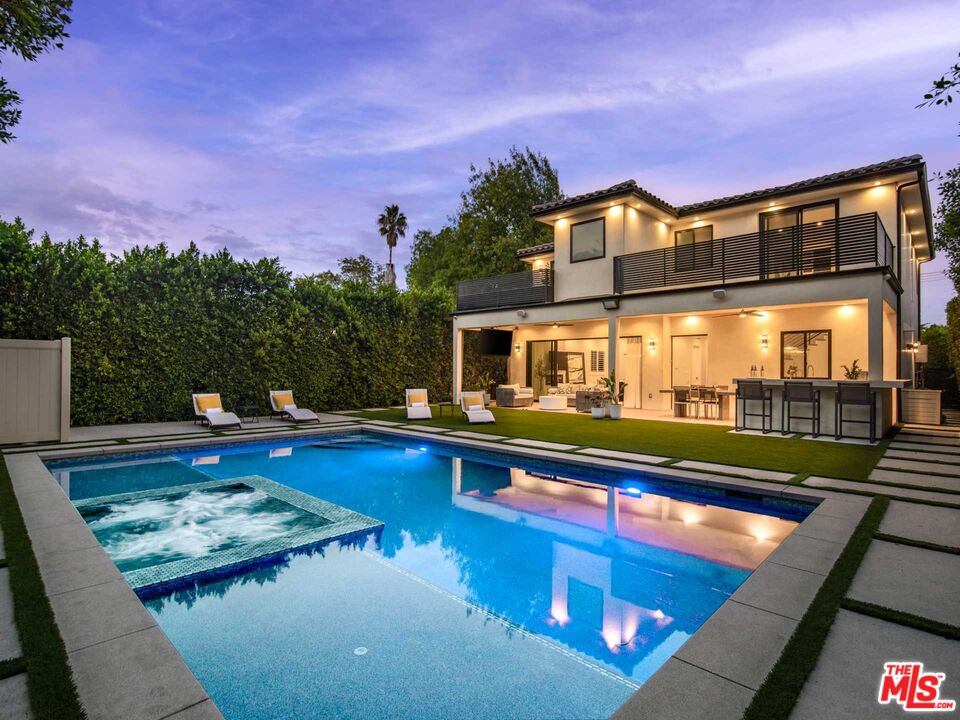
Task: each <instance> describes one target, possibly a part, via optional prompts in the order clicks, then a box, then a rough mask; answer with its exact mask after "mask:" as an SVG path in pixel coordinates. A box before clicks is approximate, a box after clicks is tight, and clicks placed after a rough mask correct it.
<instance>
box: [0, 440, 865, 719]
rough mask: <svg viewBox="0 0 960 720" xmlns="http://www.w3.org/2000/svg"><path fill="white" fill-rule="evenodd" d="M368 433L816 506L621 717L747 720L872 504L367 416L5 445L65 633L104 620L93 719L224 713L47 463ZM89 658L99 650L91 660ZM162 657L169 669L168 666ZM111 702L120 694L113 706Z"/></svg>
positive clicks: (85, 665) (77, 665) (91, 664)
mask: <svg viewBox="0 0 960 720" xmlns="http://www.w3.org/2000/svg"><path fill="white" fill-rule="evenodd" d="M366 433H369V434H371V435H381V436H394V437H403V438H415V439H418V440H423V441H425V442H427V441H428V442H431V443H441V444H444V445H452V446H459V447H465V448H473V449H478V450H484V451H492V452H495V453H497V454H501V455H511V456H516V457H518V458H526V459H536V460H548V461H558V462H562V463H564V464H566V465H574V466H579V467H585V468H592V469H603V470H613V471H623V470H627V471H632V472H643V473H644V474H648V475H653V476H656V477H657V478H659V479H663V480H667V481H670V480H673V481H679V482H683V483H688V484H693V485H702V486H706V487H711V488H717V489H723V490H739V491H743V492H747V493H750V494H754V495H762V496H769V497H774V498H782V499H787V500H796V501H804V502H809V503H811V504H816V505H817V507H816V508H815V509H814V510H813V512H812V513H811V514H810V515H809V516H808V517H807V518H806V519H805V520H804V521H803V522H801V523H800V525H798V527H797V528H796V529H795V530H794V531H793V532H792V533H791V534H790V535H789V536H788V537H787V538H786V539H785V540H784V541H783V542H782V543H781V544H780V546H779V547H778V548H777V549H776V550H775V551H774V552H773V553H772V554H771V555H770V556H769V557H768V558H767V559H766V560H764V562H763V563H761V564H760V566H758V567H757V568H756V570H754V572H753V573H752V574H751V575H750V577H749V578H748V579H747V581H746V582H745V583H744V584H743V585H742V586H741V587H740V588H739V589H738V590H737V591H736V592H735V593H734V594H733V596H731V597H730V598H729V599H727V600H726V601H725V602H724V603H723V604H722V605H721V606H720V608H718V609H717V611H716V612H715V613H714V614H713V615H712V616H711V617H710V618H709V619H708V620H707V622H706V623H704V624H703V625H702V626H701V627H700V628H699V629H698V630H697V632H696V633H694V635H693V636H692V637H691V638H690V639H689V640H687V642H686V643H685V644H684V645H683V646H682V647H681V648H680V650H678V651H677V652H676V653H674V655H673V656H671V658H670V659H669V660H668V661H667V662H666V663H665V664H664V665H663V666H661V667H660V669H659V670H658V671H657V672H656V673H655V674H654V675H653V676H652V677H651V678H650V679H649V680H647V682H646V683H644V685H643V686H642V687H641V688H640V689H639V690H637V691H636V692H635V693H634V695H633V696H631V697H630V698H629V699H628V700H627V702H626V703H624V704H623V705H622V706H621V707H620V709H619V710H618V711H617V712H616V713H615V715H614V717H615V718H618V719H619V720H634V719H638V718H642V717H656V718H671V717H686V718H689V717H698V716H700V715H703V716H707V715H709V716H710V717H712V718H717V719H718V720H722V719H723V718H730V719H731V720H733V719H734V718H739V717H740V716H741V715H742V713H743V711H744V710H745V709H746V707H747V705H749V702H750V700H751V699H752V697H753V693H754V692H755V691H756V689H757V687H759V685H760V684H761V683H762V681H763V678H765V677H766V675H767V673H768V672H769V671H770V670H771V669H772V668H773V666H774V664H775V663H776V661H777V659H778V658H779V656H780V653H781V651H782V649H783V647H784V646H785V645H786V641H787V640H788V639H789V635H790V634H791V633H792V628H793V627H795V626H796V623H797V621H798V620H799V618H800V617H802V615H803V613H804V612H806V609H807V607H809V605H810V603H811V602H812V601H813V596H814V595H815V594H816V590H817V589H819V587H820V584H821V583H822V582H823V580H824V579H825V578H826V574H827V573H829V571H830V569H831V568H832V567H833V564H834V563H835V561H836V558H837V557H838V556H839V554H840V552H841V551H842V549H843V547H844V546H845V545H846V542H847V541H848V540H849V538H850V536H851V535H852V533H853V531H854V529H855V528H856V525H857V523H858V522H859V520H860V518H861V517H862V516H863V514H864V513H865V512H866V509H867V507H868V505H869V502H870V498H869V497H862V496H852V495H850V494H847V493H839V492H834V491H831V490H828V489H821V488H812V487H804V486H798V485H788V484H786V483H777V482H770V481H756V480H749V479H746V478H736V477H730V476H723V475H713V474H710V473H706V472H699V471H693V470H682V469H678V468H671V467H669V466H667V467H664V466H658V465H647V464H643V463H637V462H630V461H625V460H614V459H607V458H603V457H599V456H590V455H584V454H574V453H567V452H558V451H552V450H546V449H540V448H529V447H523V446H519V445H503V444H501V443H496V442H491V441H485V440H478V439H471V438H462V437H451V436H448V435H445V434H435V433H425V432H417V431H416V430H413V429H407V428H399V427H386V426H380V425H377V426H371V425H370V424H368V423H364V424H363V425H362V426H361V425H359V424H351V425H339V426H330V427H320V428H311V429H304V430H302V431H297V432H291V433H284V434H283V436H282V438H279V437H275V438H265V437H263V435H262V434H259V435H256V434H254V435H245V434H236V435H231V436H227V437H224V436H217V437H209V438H193V439H190V440H179V441H177V440H175V441H163V442H144V443H128V444H124V445H110V444H106V443H105V444H104V445H103V446H98V447H84V448H76V449H58V450H51V451H46V452H44V451H42V450H40V449H39V448H38V450H37V452H21V453H16V454H5V456H4V460H5V462H6V463H7V468H8V471H9V473H10V477H11V481H12V483H13V487H14V492H15V494H16V496H17V501H18V503H19V505H20V508H21V512H22V513H23V516H24V522H25V524H26V526H27V531H28V533H29V535H30V539H31V542H32V543H33V546H34V553H35V555H36V556H37V564H38V565H39V567H40V573H41V576H42V577H43V579H44V583H45V585H46V586H47V588H48V590H47V593H48V596H49V597H50V598H51V605H52V606H53V608H54V615H55V617H56V621H57V624H58V626H59V628H60V633H61V635H62V636H63V637H64V638H70V637H75V636H81V635H82V636H89V631H88V628H89V627H90V626H95V627H96V628H97V638H96V640H95V641H94V642H89V643H88V644H86V645H83V646H82V647H72V646H71V645H70V644H68V648H67V651H68V660H69V662H70V665H71V668H72V669H73V674H74V679H75V681H76V684H77V691H78V695H79V696H80V700H81V703H82V704H83V705H84V707H85V708H86V709H87V712H88V715H90V716H91V717H98V718H117V720H121V718H122V719H123V720H166V719H167V718H169V719H170V720H174V719H176V718H182V719H183V720H186V717H187V715H188V714H189V717H190V718H222V717H223V716H222V715H221V713H220V711H219V710H218V709H217V707H216V705H215V704H214V703H213V701H212V700H211V699H210V697H209V695H208V694H207V693H206V691H205V690H204V689H203V688H202V686H201V685H200V683H199V682H198V681H197V679H196V678H195V677H194V675H193V673H192V672H191V670H190V669H189V668H188V667H187V665H186V663H185V662H184V661H183V659H182V657H181V656H180V654H179V652H178V651H177V650H176V648H174V647H173V645H172V643H170V641H169V640H168V639H167V638H166V635H164V634H163V632H162V631H161V630H160V629H159V627H158V626H157V624H156V621H154V619H153V617H152V616H151V615H150V613H149V612H148V611H147V610H146V608H145V607H144V605H143V603H142V602H141V601H140V599H139V598H138V597H137V595H136V594H135V593H134V592H133V590H132V589H130V587H129V585H127V583H126V580H124V578H123V575H122V574H121V573H120V571H119V570H118V569H117V567H116V566H115V565H114V564H113V561H112V560H110V558H109V556H108V555H107V553H106V551H105V550H104V549H103V547H102V546H101V545H100V544H99V543H98V542H97V540H96V538H95V537H94V536H93V533H92V532H91V531H90V529H89V528H88V526H87V524H86V523H85V522H84V520H83V518H82V517H81V516H80V514H79V512H78V511H77V510H76V508H75V507H74V505H73V503H71V502H70V500H69V499H68V498H67V496H66V495H65V494H64V493H63V491H62V489H61V488H60V486H59V485H58V484H57V482H56V480H55V479H54V477H53V475H52V474H51V473H50V472H49V471H48V470H47V468H46V466H45V465H44V463H43V461H44V460H61V459H68V458H89V457H92V456H98V455H111V456H112V455H125V454H136V453H144V452H152V451H158V450H161V451H162V450H167V449H170V450H173V449H180V450H182V449H184V448H188V447H195V448H204V447H211V446H217V445H227V444H246V443H253V442H264V441H281V440H285V439H294V438H301V437H312V436H323V435H331V434H332V435H342V434H366ZM65 537H66V538H70V540H71V544H72V545H73V548H72V549H63V548H62V545H63V542H62V538H65ZM67 553H71V554H72V555H73V557H72V558H70V559H69V564H68V565H69V566H68V567H67V568H65V567H64V563H63V557H64V556H65V554H67ZM762 569H763V570H764V572H761V570H762ZM785 577H786V578H787V579H786V580H785ZM117 581H120V582H121V583H123V586H124V587H125V588H126V590H127V591H128V592H119V593H114V594H113V595H112V596H111V597H110V602H109V603H108V604H107V605H104V604H103V603H102V602H100V603H95V604H89V603H88V604H87V605H86V606H84V605H83V599H84V595H85V594H89V593H90V592H91V589H94V591H95V589H96V588H100V587H105V586H108V585H110V584H111V583H116V582H117ZM785 583H786V585H787V586H789V584H790V583H797V587H798V588H802V593H801V595H802V596H801V597H799V598H798V597H797V596H796V594H795V593H791V592H786V593H784V587H785ZM114 587H116V586H114ZM788 589H789V587H788ZM51 590H52V591H51ZM71 597H74V598H76V599H77V602H78V603H80V605H81V606H82V607H78V606H77V604H76V603H74V604H71V603H70V602H69V600H70V599H71ZM131 617H133V618H135V619H136V622H135V623H134V624H135V625H136V626H137V627H138V628H139V629H138V630H137V631H134V632H131V631H130V624H131V622H130V618H131ZM151 631H152V632H151ZM88 639H89V638H88ZM148 641H149V642H150V648H149V652H143V650H144V647H143V644H144V643H146V642H148ZM91 648H93V650H94V651H96V650H98V649H99V650H101V651H105V650H109V651H110V652H111V653H115V654H117V655H120V656H122V657H123V662H122V663H120V662H118V663H116V664H115V665H114V666H111V668H110V672H104V669H103V666H102V664H101V663H98V662H97V661H96V660H95V658H96V657H97V653H96V652H91V650H90V649H91ZM138 650H139V652H138ZM90 655H93V656H94V657H88V656H90ZM160 666H162V667H163V672H160V673H158V672H157V668H158V667H160ZM691 691H692V692H691ZM105 698H109V702H108V701H107V700H105Z"/></svg>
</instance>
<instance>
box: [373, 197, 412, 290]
mask: <svg viewBox="0 0 960 720" xmlns="http://www.w3.org/2000/svg"><path fill="white" fill-rule="evenodd" d="M377 229H378V230H379V231H380V235H382V236H383V237H385V238H386V239H387V248H388V253H389V256H388V259H387V277H386V281H387V282H388V283H390V284H391V285H392V284H393V283H395V282H396V278H397V275H396V273H395V272H394V270H393V249H394V248H395V247H396V246H397V240H398V239H399V238H402V237H405V236H406V234H407V216H406V215H404V214H403V213H402V212H400V207H399V206H398V205H387V206H386V207H385V208H384V209H383V212H382V213H380V217H378V218H377Z"/></svg>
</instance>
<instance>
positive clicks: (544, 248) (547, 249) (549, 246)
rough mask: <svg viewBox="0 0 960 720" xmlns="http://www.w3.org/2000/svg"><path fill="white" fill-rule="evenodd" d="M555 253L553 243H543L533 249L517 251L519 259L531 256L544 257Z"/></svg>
mask: <svg viewBox="0 0 960 720" xmlns="http://www.w3.org/2000/svg"><path fill="white" fill-rule="evenodd" d="M551 252H553V243H552V242H549V243H542V244H540V245H533V246H531V247H525V248H520V249H519V250H517V257H518V258H525V257H530V256H531V255H542V254H543V253H551Z"/></svg>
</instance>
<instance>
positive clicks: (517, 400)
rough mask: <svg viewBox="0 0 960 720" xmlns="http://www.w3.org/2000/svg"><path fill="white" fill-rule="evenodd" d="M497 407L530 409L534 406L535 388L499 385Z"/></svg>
mask: <svg viewBox="0 0 960 720" xmlns="http://www.w3.org/2000/svg"><path fill="white" fill-rule="evenodd" d="M496 397H497V407H512V408H516V407H529V406H530V405H533V400H534V397H533V388H531V387H523V388H522V387H520V385H498V386H497V393H496Z"/></svg>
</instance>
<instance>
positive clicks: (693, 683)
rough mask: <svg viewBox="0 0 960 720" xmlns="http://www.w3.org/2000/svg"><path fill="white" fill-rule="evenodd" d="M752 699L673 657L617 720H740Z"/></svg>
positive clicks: (619, 712) (740, 689)
mask: <svg viewBox="0 0 960 720" xmlns="http://www.w3.org/2000/svg"><path fill="white" fill-rule="evenodd" d="M752 697H753V692H752V691H751V690H749V689H748V688H745V687H743V686H742V685H738V684H736V683H734V682H731V681H729V680H725V679H724V678H722V677H719V676H717V675H714V674H713V673H710V672H707V671H706V670H702V669H700V668H698V667H695V666H693V665H690V664H689V663H686V662H684V661H682V660H678V659H677V658H676V657H672V658H670V659H669V660H667V662H666V664H664V666H663V667H662V668H660V670H659V671H657V673H656V675H654V676H653V677H652V678H650V679H649V680H647V682H646V683H645V684H644V686H643V690H642V691H641V692H639V693H636V694H635V695H634V696H633V697H632V698H630V699H629V700H627V702H626V703H624V704H623V706H622V707H621V708H620V709H619V710H617V712H616V713H615V714H614V716H613V720H690V718H710V719H711V720H739V718H740V717H742V716H743V711H744V710H746V709H747V706H748V705H749V704H750V700H751V699H752ZM681 698H682V702H681V701H680V700H681Z"/></svg>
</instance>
